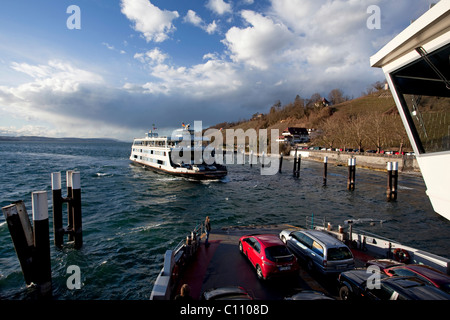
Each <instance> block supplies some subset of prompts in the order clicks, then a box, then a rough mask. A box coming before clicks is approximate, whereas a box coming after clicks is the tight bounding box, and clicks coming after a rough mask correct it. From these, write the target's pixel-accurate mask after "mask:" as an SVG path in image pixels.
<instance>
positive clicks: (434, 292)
mask: <svg viewBox="0 0 450 320" xmlns="http://www.w3.org/2000/svg"><path fill="white" fill-rule="evenodd" d="M383 282H384V283H385V284H388V285H389V286H390V287H391V288H393V289H394V290H395V291H397V292H398V293H400V294H402V295H404V296H407V297H408V298H411V299H420V300H423V299H426V300H435V299H444V300H448V299H450V295H449V294H447V293H445V292H444V291H442V290H439V289H438V288H436V287H433V286H430V285H428V284H426V283H424V282H423V281H421V280H420V279H419V278H416V277H391V278H386V279H384V280H383Z"/></svg>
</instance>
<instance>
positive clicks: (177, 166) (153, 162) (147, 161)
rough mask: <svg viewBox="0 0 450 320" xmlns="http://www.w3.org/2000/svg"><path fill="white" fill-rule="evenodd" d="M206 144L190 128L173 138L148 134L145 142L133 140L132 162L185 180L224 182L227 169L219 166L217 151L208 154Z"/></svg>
mask: <svg viewBox="0 0 450 320" xmlns="http://www.w3.org/2000/svg"><path fill="white" fill-rule="evenodd" d="M206 140H207V139H206V138H204V137H198V136H197V135H196V134H195V132H194V130H193V129H190V128H189V125H186V126H185V127H183V128H180V129H177V130H175V131H174V132H173V133H172V135H171V136H170V137H169V136H159V135H158V133H156V132H152V131H149V132H147V133H146V136H145V137H144V138H135V139H134V140H133V145H132V148H131V155H130V160H131V161H132V163H134V164H138V165H143V166H145V167H147V168H150V169H153V170H155V171H160V172H165V173H168V174H171V175H176V176H182V177H185V178H190V179H196V180H213V179H221V178H223V177H225V176H226V175H227V173H228V172H227V168H226V166H225V165H223V164H218V163H216V161H215V156H214V150H213V151H212V152H209V153H208V152H205V146H203V142H204V141H206ZM205 155H208V156H207V157H204V156H205Z"/></svg>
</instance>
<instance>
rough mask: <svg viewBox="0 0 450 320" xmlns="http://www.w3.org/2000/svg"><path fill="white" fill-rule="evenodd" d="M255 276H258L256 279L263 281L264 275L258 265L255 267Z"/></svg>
mask: <svg viewBox="0 0 450 320" xmlns="http://www.w3.org/2000/svg"><path fill="white" fill-rule="evenodd" d="M256 275H257V276H258V279H260V280H264V275H263V273H262V269H261V267H260V266H259V264H257V265H256Z"/></svg>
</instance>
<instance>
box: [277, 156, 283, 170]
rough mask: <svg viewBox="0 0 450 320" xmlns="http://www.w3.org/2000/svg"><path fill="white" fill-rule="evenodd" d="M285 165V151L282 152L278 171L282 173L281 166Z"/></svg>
mask: <svg viewBox="0 0 450 320" xmlns="http://www.w3.org/2000/svg"><path fill="white" fill-rule="evenodd" d="M282 166H283V152H282V153H280V166H279V168H278V172H279V173H281V167H282Z"/></svg>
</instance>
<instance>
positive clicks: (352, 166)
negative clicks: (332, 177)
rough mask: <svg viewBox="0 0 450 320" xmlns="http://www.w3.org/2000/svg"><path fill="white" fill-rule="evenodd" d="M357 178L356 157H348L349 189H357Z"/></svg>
mask: <svg viewBox="0 0 450 320" xmlns="http://www.w3.org/2000/svg"><path fill="white" fill-rule="evenodd" d="M355 178H356V159H355V158H350V159H348V180H347V189H348V190H350V191H353V190H355V180H356V179H355Z"/></svg>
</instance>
